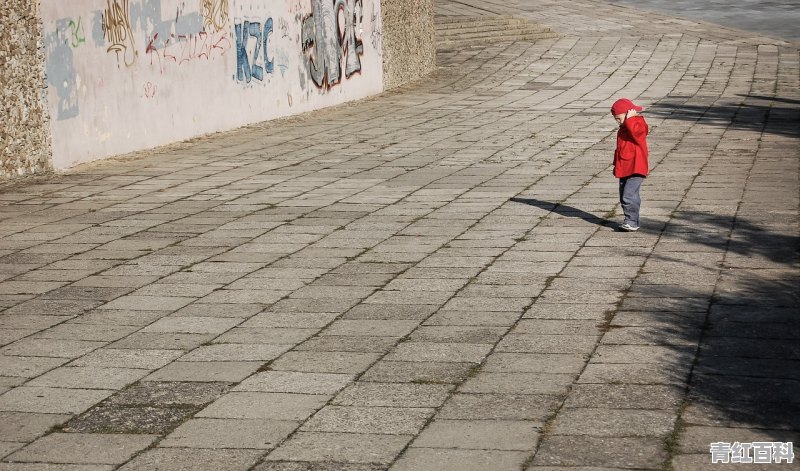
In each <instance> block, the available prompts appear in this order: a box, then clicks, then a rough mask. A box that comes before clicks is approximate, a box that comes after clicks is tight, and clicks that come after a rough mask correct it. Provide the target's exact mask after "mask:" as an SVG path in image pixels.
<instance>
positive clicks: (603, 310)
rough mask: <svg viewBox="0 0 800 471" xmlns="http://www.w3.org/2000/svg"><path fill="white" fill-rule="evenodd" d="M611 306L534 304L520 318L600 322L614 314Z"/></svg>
mask: <svg viewBox="0 0 800 471" xmlns="http://www.w3.org/2000/svg"><path fill="white" fill-rule="evenodd" d="M616 310H617V308H616V306H615V305H613V304H588V303H582V304H574V305H570V306H564V305H561V304H545V303H541V304H540V303H536V304H534V305H533V306H531V307H530V308H529V309H528V310H527V311H525V314H524V315H523V316H522V317H523V318H524V319H572V320H574V319H586V320H595V321H602V320H603V319H604V317H605V315H606V314H607V313H611V312H615V311H616Z"/></svg>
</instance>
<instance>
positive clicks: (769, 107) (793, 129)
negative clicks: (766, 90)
mask: <svg viewBox="0 0 800 471" xmlns="http://www.w3.org/2000/svg"><path fill="white" fill-rule="evenodd" d="M740 96H742V97H745V98H751V99H756V100H763V101H764V103H763V104H760V103H759V104H751V103H747V104H744V103H741V102H735V101H731V102H730V103H729V104H720V103H719V102H717V103H715V104H713V105H705V104H693V103H691V101H690V100H687V98H685V97H681V98H680V99H676V98H677V97H672V98H666V99H664V100H661V101H659V102H657V103H654V104H652V105H651V106H650V107H648V108H647V113H648V114H651V115H653V116H656V117H659V118H664V119H679V120H684V121H697V123H698V124H707V125H712V126H723V127H726V128H730V129H733V130H736V129H740V130H750V131H754V132H759V133H760V132H762V131H763V132H764V133H767V134H777V135H781V136H789V137H800V125H798V123H800V102H798V101H797V100H792V99H787V98H780V97H766V96H760V95H740Z"/></svg>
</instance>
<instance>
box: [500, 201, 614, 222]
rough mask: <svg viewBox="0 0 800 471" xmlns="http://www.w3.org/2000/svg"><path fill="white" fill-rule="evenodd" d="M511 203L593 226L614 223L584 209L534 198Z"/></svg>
mask: <svg viewBox="0 0 800 471" xmlns="http://www.w3.org/2000/svg"><path fill="white" fill-rule="evenodd" d="M509 201H513V202H515V203H522V204H527V205H530V206H535V207H537V208H540V209H544V210H546V211H552V212H554V213H556V214H558V215H560V216H564V217H571V218H581V219H583V220H584V221H587V222H591V223H592V224H597V225H598V226H608V225H610V224H612V221H609V220H608V219H605V218H602V217H600V216H596V215H594V214H592V213H587V212H586V211H584V210H582V209H578V208H574V207H572V206H567V205H565V204H561V203H551V202H549V201H542V200H537V199H534V198H517V197H515V198H511V199H510V200H509Z"/></svg>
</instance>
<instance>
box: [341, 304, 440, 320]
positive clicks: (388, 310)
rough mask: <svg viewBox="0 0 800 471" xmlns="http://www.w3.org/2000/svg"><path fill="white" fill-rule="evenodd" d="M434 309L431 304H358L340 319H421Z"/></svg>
mask: <svg viewBox="0 0 800 471" xmlns="http://www.w3.org/2000/svg"><path fill="white" fill-rule="evenodd" d="M435 311H436V306H434V305H431V304H395V305H392V304H359V305H357V306H354V307H353V309H350V310H349V311H347V312H346V313H345V314H344V315H343V316H342V319H364V320H367V319H370V320H396V321H403V320H409V321H413V320H422V319H426V318H427V317H428V316H430V315H431V314H433V313H434V312H435Z"/></svg>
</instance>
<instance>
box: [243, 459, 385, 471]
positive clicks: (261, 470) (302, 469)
mask: <svg viewBox="0 0 800 471" xmlns="http://www.w3.org/2000/svg"><path fill="white" fill-rule="evenodd" d="M384 469H386V466H382V465H377V464H361V463H342V462H335V463H334V462H320V463H314V462H308V461H295V462H292V461H268V462H266V463H262V464H260V465H258V466H256V467H255V468H253V470H254V471H381V470H384Z"/></svg>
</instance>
